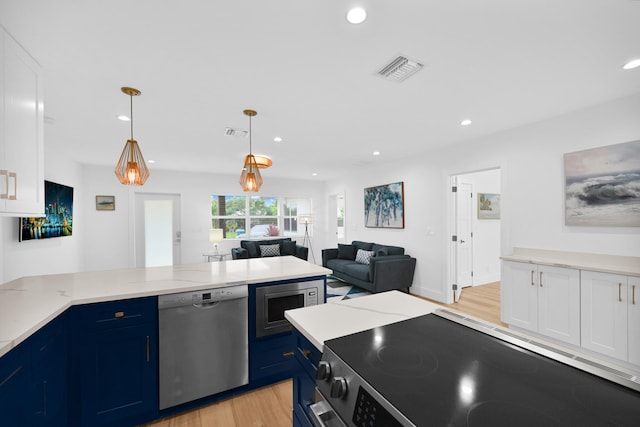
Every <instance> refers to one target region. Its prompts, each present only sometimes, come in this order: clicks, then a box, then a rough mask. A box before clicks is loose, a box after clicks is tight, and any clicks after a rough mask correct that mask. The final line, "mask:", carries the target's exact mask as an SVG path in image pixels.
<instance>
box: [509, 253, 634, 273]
mask: <svg viewBox="0 0 640 427" xmlns="http://www.w3.org/2000/svg"><path fill="white" fill-rule="evenodd" d="M500 259H502V260H505V261H517V262H528V263H532V264H541V265H550V266H555V267H564V268H575V269H578V270H590V271H600V272H603V273H613V274H624V275H627V276H640V257H633V256H620V255H604V254H591V253H582V252H566V251H552V250H546V249H530V248H514V249H513V253H512V254H511V255H504V256H501V257H500Z"/></svg>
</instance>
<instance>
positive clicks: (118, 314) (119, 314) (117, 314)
mask: <svg viewBox="0 0 640 427" xmlns="http://www.w3.org/2000/svg"><path fill="white" fill-rule="evenodd" d="M113 317H115V318H116V319H122V318H123V317H124V311H116V312H115V313H113Z"/></svg>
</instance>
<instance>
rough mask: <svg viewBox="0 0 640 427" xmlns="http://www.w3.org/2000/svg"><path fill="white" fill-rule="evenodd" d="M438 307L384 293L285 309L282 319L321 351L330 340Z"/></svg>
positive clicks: (402, 294)
mask: <svg viewBox="0 0 640 427" xmlns="http://www.w3.org/2000/svg"><path fill="white" fill-rule="evenodd" d="M441 307H442V306H440V305H437V304H434V303H432V302H429V301H425V300H423V299H421V298H418V297H414V296H412V295H409V294H406V293H403V292H399V291H388V292H381V293H377V294H372V295H367V296H365V297H360V298H354V299H351V300H343V301H337V302H328V303H326V304H321V305H315V306H311V307H304V308H297V309H295V310H287V311H285V313H284V316H285V318H286V319H287V320H288V321H289V322H291V324H292V325H293V326H294V327H295V328H296V329H297V330H298V331H300V333H302V334H303V335H304V336H305V337H306V338H307V339H308V340H309V341H311V343H312V344H313V345H314V346H315V347H316V348H317V349H318V350H319V351H322V347H323V345H324V342H325V341H327V340H330V339H332V338H338V337H342V336H345V335H349V334H353V333H356V332H361V331H366V330H368V329H371V328H376V327H378V326H384V325H388V324H390V323H396V322H400V321H402V320H407V319H411V318H413V317H418V316H423V315H425V314H429V313H432V312H433V311H434V310H435V309H437V308H441Z"/></svg>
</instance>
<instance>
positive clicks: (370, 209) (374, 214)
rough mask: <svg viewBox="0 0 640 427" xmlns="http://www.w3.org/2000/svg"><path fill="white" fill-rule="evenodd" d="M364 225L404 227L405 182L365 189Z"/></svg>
mask: <svg viewBox="0 0 640 427" xmlns="http://www.w3.org/2000/svg"><path fill="white" fill-rule="evenodd" d="M364 226H365V227H370V228H404V182H402V181H401V182H394V183H392V184H385V185H379V186H377V187H369V188H365V189H364Z"/></svg>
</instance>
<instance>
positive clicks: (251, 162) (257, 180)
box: [240, 110, 262, 193]
mask: <svg viewBox="0 0 640 427" xmlns="http://www.w3.org/2000/svg"><path fill="white" fill-rule="evenodd" d="M243 113H244V114H245V116H249V154H247V156H246V157H245V158H244V166H243V168H242V173H241V174H240V185H241V186H242V191H251V192H256V193H257V192H258V191H260V187H262V176H261V175H260V169H259V168H260V166H259V165H258V162H257V161H256V157H255V156H254V155H253V154H252V153H251V117H254V116H255V115H257V114H258V113H257V112H255V111H254V110H244V111H243Z"/></svg>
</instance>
